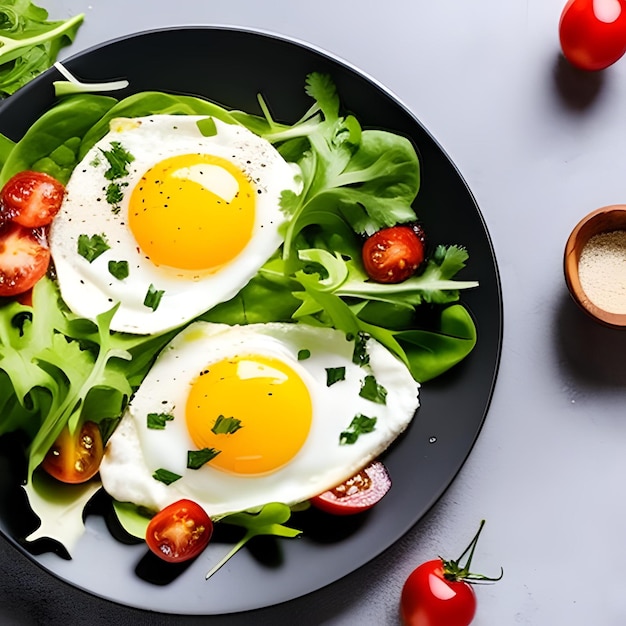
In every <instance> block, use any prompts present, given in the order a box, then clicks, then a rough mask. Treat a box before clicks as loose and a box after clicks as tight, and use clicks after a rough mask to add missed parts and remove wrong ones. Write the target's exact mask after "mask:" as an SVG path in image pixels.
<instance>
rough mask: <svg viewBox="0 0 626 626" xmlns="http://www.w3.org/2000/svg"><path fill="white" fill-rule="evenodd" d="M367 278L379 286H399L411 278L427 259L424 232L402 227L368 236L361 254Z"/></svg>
mask: <svg viewBox="0 0 626 626" xmlns="http://www.w3.org/2000/svg"><path fill="white" fill-rule="evenodd" d="M361 256H362V259H363V266H364V267H365V272H366V273H367V275H368V276H369V277H370V278H371V279H372V280H374V281H376V282H377V283H400V282H402V281H403V280H406V279H407V278H409V277H410V276H412V275H413V274H414V273H415V271H416V270H417V268H418V267H419V266H420V265H421V264H422V261H423V260H424V237H423V230H422V229H421V227H419V226H409V225H404V224H402V225H399V226H391V227H390V228H383V229H381V230H379V231H377V232H375V233H374V234H373V235H371V236H370V237H368V238H367V239H366V240H365V243H364V244H363V249H362V251H361Z"/></svg>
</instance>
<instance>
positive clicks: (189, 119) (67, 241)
mask: <svg viewBox="0 0 626 626" xmlns="http://www.w3.org/2000/svg"><path fill="white" fill-rule="evenodd" d="M205 119H206V117H197V116H182V115H156V116H150V117H144V118H134V119H128V120H119V119H118V120H114V121H112V123H111V128H112V129H111V131H110V132H109V133H108V134H107V135H106V136H105V137H103V138H102V139H101V140H100V141H99V142H98V143H97V144H96V145H95V146H94V147H93V148H92V149H91V150H90V151H89V152H88V153H87V154H86V155H85V157H84V159H83V160H82V161H81V163H80V164H79V165H78V166H77V167H76V168H75V170H74V172H73V174H72V176H71V178H70V180H69V182H68V185H67V188H66V197H65V200H64V202H63V206H62V208H61V211H60V213H59V214H58V215H57V217H56V218H55V220H54V223H53V225H52V228H51V231H50V248H51V253H52V257H53V260H54V266H55V270H56V275H57V279H58V282H59V286H60V290H61V295H62V297H63V300H64V301H65V302H66V304H67V305H68V307H69V308H70V309H71V310H72V311H73V312H75V313H76V314H78V315H80V316H82V317H86V318H89V319H95V317H96V316H97V315H99V314H100V313H103V312H104V311H107V310H109V309H110V308H111V307H112V306H113V305H114V304H116V303H120V304H119V309H118V310H117V311H116V313H115V316H114V318H113V322H112V324H111V328H112V330H119V331H126V332H130V333H137V334H154V333H158V332H161V331H165V330H169V329H172V328H175V327H178V326H180V325H181V324H183V323H185V322H187V321H189V320H190V319H193V318H194V317H196V316H197V315H199V314H200V313H203V312H204V311H206V310H208V309H210V308H212V307H213V306H215V305H216V304H218V303H220V302H224V301H226V300H228V299H230V298H231V297H233V296H234V295H235V294H236V293H237V292H238V291H239V290H240V289H241V288H242V287H243V286H245V285H246V284H247V283H248V281H249V280H250V279H251V278H252V277H253V276H254V275H255V274H256V272H257V271H258V269H259V267H260V266H261V265H262V264H263V263H265V261H267V259H268V258H269V257H270V256H271V255H272V254H273V253H274V252H275V251H276V249H277V248H278V247H279V246H280V244H281V236H280V234H279V227H280V225H281V224H282V223H283V222H284V220H285V216H284V214H283V213H282V211H281V209H280V208H279V203H280V195H281V193H282V191H283V190H286V189H289V190H292V191H296V192H297V191H298V182H297V172H296V171H295V170H294V168H293V166H292V165H290V164H288V163H287V162H286V161H284V160H283V159H282V157H281V156H280V155H279V154H278V152H277V151H276V150H275V149H274V147H273V146H272V145H271V144H270V143H269V142H267V141H265V140H264V139H262V138H260V137H258V136H257V135H255V134H254V133H252V132H250V131H248V130H247V129H246V128H243V127H241V126H237V125H230V124H226V123H223V122H221V121H220V120H218V119H214V122H215V129H216V132H215V134H214V135H212V136H204V135H203V134H202V133H201V132H200V130H199V128H198V121H199V120H205ZM112 142H119V143H120V144H121V145H122V147H123V148H124V149H125V150H127V151H128V152H129V153H130V154H131V155H132V156H133V157H134V160H133V161H132V162H131V163H130V165H129V166H128V176H126V177H124V178H123V179H121V180H120V181H119V182H121V183H123V186H122V187H121V189H122V190H123V191H124V197H123V199H122V201H121V202H120V203H119V207H118V208H117V209H116V210H113V208H112V206H111V205H110V204H108V203H107V201H106V197H105V190H106V186H107V184H108V183H109V181H108V180H107V179H106V178H105V171H106V170H107V169H108V163H107V162H106V160H105V159H104V158H102V150H105V151H106V150H110V148H111V143H112ZM194 153H202V154H211V155H215V156H218V157H222V158H224V159H227V160H229V161H231V162H232V163H234V164H236V165H237V166H238V168H239V169H240V170H241V171H243V172H244V174H245V176H246V178H247V179H248V180H249V181H250V182H251V183H252V184H253V188H254V189H255V190H256V194H257V195H256V218H255V223H254V228H253V235H252V237H251V239H250V241H249V243H248V244H247V246H246V247H245V249H244V250H243V252H242V253H241V254H240V255H239V256H238V257H237V258H236V259H234V260H233V261H231V262H230V263H228V264H226V265H225V266H223V267H222V268H220V269H219V270H218V271H216V272H214V273H211V272H201V271H195V270H194V271H192V270H177V269H173V268H168V267H164V266H157V265H155V264H154V263H152V262H151V261H150V260H149V259H148V258H147V257H146V255H145V253H144V252H143V251H142V250H140V249H139V247H138V244H137V241H136V239H135V237H134V236H133V233H132V232H131V231H130V229H129V227H128V224H127V218H128V201H129V197H130V195H131V192H132V190H133V189H134V187H135V186H136V185H137V183H138V181H139V180H140V179H141V177H142V175H143V174H144V173H145V172H146V171H148V170H149V169H150V168H151V167H152V166H153V165H155V164H156V163H158V162H160V161H162V160H164V159H166V158H168V157H171V156H176V155H180V154H194ZM224 193H225V194H227V193H229V192H228V191H225V192H224ZM207 227H208V228H210V224H208V225H207ZM80 235H88V236H92V235H102V236H104V237H105V238H106V241H107V243H108V245H109V246H110V248H109V249H108V250H107V251H106V252H104V253H103V254H101V255H100V256H99V257H97V258H96V259H95V260H93V261H92V262H89V261H87V260H86V259H85V258H83V257H82V256H81V255H80V254H78V252H77V246H78V238H79V237H80ZM227 237H228V233H224V238H227ZM120 260H125V261H127V262H128V264H129V270H130V272H129V276H128V277H127V278H125V279H123V280H118V279H117V278H115V277H114V276H112V275H111V273H110V272H109V270H108V263H109V261H120ZM151 285H152V286H153V288H154V289H155V290H158V291H162V292H163V295H162V298H161V300H160V303H159V304H158V307H157V309H156V310H153V309H152V308H151V307H149V306H146V305H145V304H144V299H145V296H146V294H147V293H148V290H149V289H150V286H151Z"/></svg>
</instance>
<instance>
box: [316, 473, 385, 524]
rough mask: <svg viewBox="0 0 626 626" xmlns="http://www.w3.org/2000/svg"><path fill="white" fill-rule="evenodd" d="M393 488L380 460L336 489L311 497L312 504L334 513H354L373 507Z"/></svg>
mask: <svg viewBox="0 0 626 626" xmlns="http://www.w3.org/2000/svg"><path fill="white" fill-rule="evenodd" d="M389 489H391V478H390V477H389V474H388V472H387V469H386V468H385V466H384V465H383V464H382V463H381V462H380V461H374V462H372V463H370V464H369V465H368V466H367V467H366V468H365V469H363V470H361V471H360V472H359V473H358V474H355V475H354V476H353V477H352V478H349V479H348V480H346V481H345V482H343V483H341V484H340V485H338V486H337V487H335V488H334V489H330V490H328V491H325V492H324V493H322V494H320V495H319V496H315V497H314V498H311V504H312V505H313V506H314V507H315V508H317V509H320V510H321V511H324V512H326V513H332V514H333V515H354V514H355V513H361V512H362V511H367V509H371V508H372V507H373V506H374V505H375V504H376V503H377V502H379V501H380V500H381V499H382V497H383V496H384V495H385V494H386V493H387V492H388V491H389Z"/></svg>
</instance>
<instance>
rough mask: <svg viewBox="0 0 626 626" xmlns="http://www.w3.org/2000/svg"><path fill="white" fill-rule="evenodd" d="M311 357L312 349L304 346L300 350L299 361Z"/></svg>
mask: <svg viewBox="0 0 626 626" xmlns="http://www.w3.org/2000/svg"><path fill="white" fill-rule="evenodd" d="M310 357H311V351H310V350H307V349H306V348H303V349H302V350H298V361H306V360H307V359H308V358H310Z"/></svg>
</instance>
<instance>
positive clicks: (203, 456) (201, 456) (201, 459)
mask: <svg viewBox="0 0 626 626" xmlns="http://www.w3.org/2000/svg"><path fill="white" fill-rule="evenodd" d="M219 453H220V450H216V449H215V448H202V449H201V450H188V451H187V467H188V468H189V469H193V470H196V469H200V468H201V467H202V466H203V465H204V464H205V463H208V462H209V461H211V460H212V459H214V458H215V457H216V456H217V455H218V454H219Z"/></svg>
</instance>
